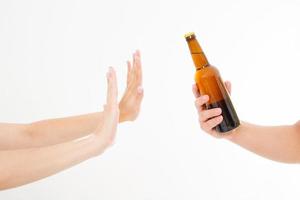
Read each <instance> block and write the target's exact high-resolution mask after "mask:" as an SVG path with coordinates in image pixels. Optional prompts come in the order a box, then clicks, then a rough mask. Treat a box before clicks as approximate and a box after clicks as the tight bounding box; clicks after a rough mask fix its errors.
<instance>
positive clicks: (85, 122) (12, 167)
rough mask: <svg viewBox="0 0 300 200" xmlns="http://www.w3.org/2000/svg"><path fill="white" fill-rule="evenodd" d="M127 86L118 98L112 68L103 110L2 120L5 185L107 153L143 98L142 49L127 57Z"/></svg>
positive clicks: (0, 159) (0, 157)
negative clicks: (24, 120) (15, 121)
mask: <svg viewBox="0 0 300 200" xmlns="http://www.w3.org/2000/svg"><path fill="white" fill-rule="evenodd" d="M127 66H128V74H127V88H126V91H125V93H124V95H123V97H122V99H121V101H120V102H119V103H118V90H117V78H116V73H115V71H114V69H113V68H110V69H109V72H108V73H107V83H108V84H107V85H108V89H107V100H106V105H105V106H104V110H103V111H102V112H97V113H91V114H86V115H80V116H74V117H67V118H60V119H50V120H44V121H39V122H33V123H31V124H7V123H0V163H1V165H0V190H3V189H9V188H14V187H17V186H21V185H24V184H27V183H30V182H33V181H36V180H39V179H42V178H45V177H47V176H50V175H53V174H55V173H57V172H59V171H62V170H64V169H67V168H69V167H71V166H73V165H76V164H78V163H80V162H83V161H85V160H87V159H89V158H92V157H95V156H98V155H100V154H102V153H103V152H104V151H105V149H106V148H108V147H109V146H110V145H111V144H112V143H113V141H114V138H115V134H116V130H117V125H118V123H119V122H125V121H133V120H135V119H136V118H137V116H138V115H139V112H140V106H141V103H142V99H143V88H142V68H141V58H140V53H139V52H138V51H136V52H135V53H134V54H133V61H132V63H131V62H129V61H128V62H127Z"/></svg>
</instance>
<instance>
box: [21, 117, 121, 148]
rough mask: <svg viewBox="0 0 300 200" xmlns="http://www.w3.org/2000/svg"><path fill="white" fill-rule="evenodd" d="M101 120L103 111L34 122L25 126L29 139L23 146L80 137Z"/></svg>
mask: <svg viewBox="0 0 300 200" xmlns="http://www.w3.org/2000/svg"><path fill="white" fill-rule="evenodd" d="M125 118H126V117H125V115H124V116H123V115H120V118H119V123H121V122H124V121H126V120H125ZM102 122H103V112H96V113H90V114H85V115H79V116H73V117H66V118H58V119H49V120H43V121H38V122H34V123H31V124H29V125H28V126H27V131H26V132H27V134H28V136H29V140H30V141H29V143H27V145H26V144H25V147H26V146H27V147H28V146H29V147H40V146H47V145H53V144H59V143H62V142H66V141H71V140H74V139H77V138H82V137H84V136H87V135H89V134H91V133H92V132H93V131H95V129H96V128H97V127H99V126H100V127H101V125H102ZM23 141H24V140H23ZM23 147H24V146H23ZM19 148H20V146H19Z"/></svg>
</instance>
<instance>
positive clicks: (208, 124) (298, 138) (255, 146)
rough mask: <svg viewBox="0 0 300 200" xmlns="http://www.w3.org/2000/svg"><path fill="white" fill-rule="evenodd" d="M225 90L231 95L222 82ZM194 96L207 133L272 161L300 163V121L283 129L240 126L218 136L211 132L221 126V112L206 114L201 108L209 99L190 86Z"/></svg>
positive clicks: (203, 127)
mask: <svg viewBox="0 0 300 200" xmlns="http://www.w3.org/2000/svg"><path fill="white" fill-rule="evenodd" d="M225 86H226V88H227V90H228V92H229V93H231V83H230V82H225ZM193 93H194V95H195V98H196V100H195V106H196V109H197V111H198V116H199V124H200V127H201V129H202V130H203V131H205V132H206V133H208V134H210V135H212V136H214V137H217V138H224V139H227V140H229V141H231V142H233V143H235V144H238V145H240V146H241V147H243V148H245V149H247V150H249V151H251V152H253V153H256V154H258V155H260V156H263V157H265V158H268V159H271V160H274V161H278V162H284V163H300V121H298V122H297V123H295V124H293V125H285V126H259V125H255V124H250V123H247V122H241V125H240V126H239V127H238V128H237V129H235V130H233V131H231V132H230V133H229V134H226V135H225V136H224V135H222V136H221V135H220V134H219V133H218V132H216V131H215V130H214V129H213V128H214V127H215V126H217V125H218V124H220V123H221V122H222V120H223V118H222V116H221V113H222V110H221V109H220V108H215V109H209V110H205V109H204V106H205V103H207V102H208V100H209V96H207V95H202V96H201V95H200V93H199V91H198V89H197V86H196V85H193Z"/></svg>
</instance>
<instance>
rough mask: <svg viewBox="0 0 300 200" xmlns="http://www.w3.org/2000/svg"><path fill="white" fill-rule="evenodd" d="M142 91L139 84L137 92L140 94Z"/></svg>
mask: <svg viewBox="0 0 300 200" xmlns="http://www.w3.org/2000/svg"><path fill="white" fill-rule="evenodd" d="M143 91H144V89H143V87H142V86H139V87H138V88H137V92H138V93H139V94H142V93H143Z"/></svg>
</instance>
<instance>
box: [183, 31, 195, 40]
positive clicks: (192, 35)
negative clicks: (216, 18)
mask: <svg viewBox="0 0 300 200" xmlns="http://www.w3.org/2000/svg"><path fill="white" fill-rule="evenodd" d="M184 37H185V39H187V40H189V39H192V38H195V37H196V35H195V33H194V32H188V33H186V34H185V35H184Z"/></svg>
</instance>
